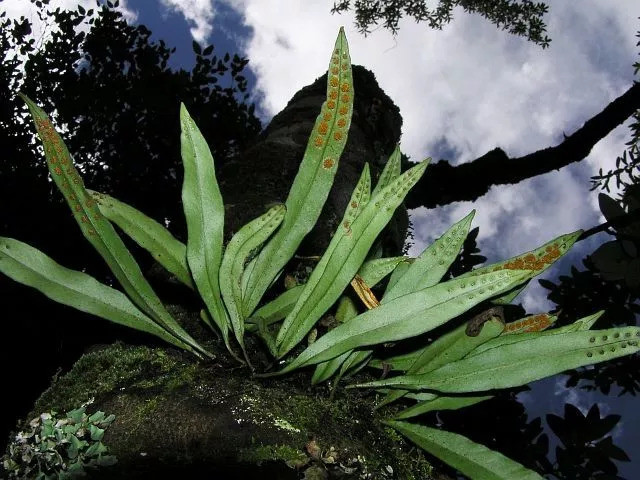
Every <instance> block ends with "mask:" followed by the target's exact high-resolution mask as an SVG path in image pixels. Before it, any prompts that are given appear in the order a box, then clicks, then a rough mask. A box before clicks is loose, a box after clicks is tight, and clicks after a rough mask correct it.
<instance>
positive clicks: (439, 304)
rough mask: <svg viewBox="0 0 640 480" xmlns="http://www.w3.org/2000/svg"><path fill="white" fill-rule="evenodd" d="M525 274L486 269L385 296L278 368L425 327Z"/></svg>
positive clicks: (310, 361) (312, 361) (297, 365)
mask: <svg viewBox="0 0 640 480" xmlns="http://www.w3.org/2000/svg"><path fill="white" fill-rule="evenodd" d="M527 274H528V272H521V271H517V270H502V271H498V272H490V273H488V274H485V275H481V276H478V277H477V278H475V279H474V280H471V281H469V280H467V279H454V280H450V281H448V282H444V283H441V284H438V285H435V286H433V287H430V288H425V289H423V290H419V291H417V292H415V293H411V294H408V295H404V296H402V297H399V298H397V299H395V300H391V301H390V302H389V303H386V304H383V305H380V306H379V307H378V308H374V309H373V310H369V311H367V312H365V313H363V314H361V315H359V316H358V317H356V318H355V319H353V320H352V321H350V322H346V323H344V324H342V325H340V326H338V327H336V328H334V329H333V330H331V331H330V332H328V333H327V334H325V335H324V336H322V337H321V338H320V339H319V340H317V341H316V342H315V343H313V344H312V345H310V346H309V347H308V348H307V349H306V350H304V351H303V352H302V353H301V354H300V356H298V357H297V358H296V359H295V360H293V361H292V362H291V363H290V364H288V365H287V366H286V367H285V368H284V369H283V370H281V371H280V372H279V373H285V372H288V371H291V370H294V369H296V368H300V367H302V366H305V365H312V364H316V363H320V362H324V361H326V360H330V359H331V358H333V357H336V356H338V355H340V354H341V353H343V352H346V351H347V350H351V349H356V348H360V347H363V346H367V345H375V344H379V343H386V342H393V341H396V340H402V339H405V338H410V337H414V336H417V335H420V334H422V333H425V332H428V331H429V330H432V329H434V328H436V327H437V326H439V325H442V324H443V323H445V322H446V321H448V320H450V319H451V318H454V317H456V316H458V315H460V314H461V313H463V312H465V311H467V310H468V309H470V308H471V307H473V306H474V305H477V304H478V303H480V302H482V301H484V300H486V299H487V298H490V297H492V296H493V295H496V294H499V293H501V292H503V291H505V290H508V289H509V288H511V287H512V286H513V285H514V284H517V282H519V281H521V279H522V278H523V277H524V276H525V275H527Z"/></svg>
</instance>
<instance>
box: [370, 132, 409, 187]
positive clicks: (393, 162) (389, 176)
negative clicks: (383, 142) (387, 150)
mask: <svg viewBox="0 0 640 480" xmlns="http://www.w3.org/2000/svg"><path fill="white" fill-rule="evenodd" d="M401 160H402V154H401V152H400V144H397V145H396V148H394V150H393V152H392V153H391V155H390V156H389V159H388V160H387V163H386V164H385V166H384V168H383V169H382V173H381V174H380V177H379V178H378V183H377V184H376V188H374V189H373V192H372V193H371V196H372V197H375V196H376V195H377V194H378V192H381V191H382V189H384V188H385V187H387V186H388V185H389V184H390V183H391V182H393V181H394V180H395V179H396V178H398V177H399V176H400V173H401V165H400V161H401Z"/></svg>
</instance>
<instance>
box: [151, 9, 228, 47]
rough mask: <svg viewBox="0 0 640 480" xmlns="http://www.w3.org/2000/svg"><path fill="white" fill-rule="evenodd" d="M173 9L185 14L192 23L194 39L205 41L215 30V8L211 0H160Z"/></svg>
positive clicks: (200, 41) (191, 29)
mask: <svg viewBox="0 0 640 480" xmlns="http://www.w3.org/2000/svg"><path fill="white" fill-rule="evenodd" d="M160 3H161V4H162V5H164V6H165V7H166V8H168V9H169V10H171V11H174V12H178V13H180V14H182V15H183V16H184V18H185V19H186V20H187V22H188V23H189V24H190V25H193V26H192V27H191V28H190V29H189V31H190V32H191V36H192V37H193V39H194V40H196V41H197V42H199V43H205V42H206V41H207V39H208V38H209V35H211V32H213V19H214V17H215V14H216V12H215V10H214V8H213V2H212V1H211V0H160Z"/></svg>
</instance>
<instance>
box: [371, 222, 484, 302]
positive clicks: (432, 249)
mask: <svg viewBox="0 0 640 480" xmlns="http://www.w3.org/2000/svg"><path fill="white" fill-rule="evenodd" d="M474 215H475V210H472V211H471V213H469V215H467V216H466V217H464V218H463V219H462V220H460V221H459V222H457V223H455V224H454V225H453V226H452V227H451V228H449V229H448V230H447V231H446V232H445V233H444V234H443V235H442V236H441V237H440V238H438V239H437V240H436V241H435V242H433V243H432V244H431V245H430V246H429V247H427V248H426V249H425V250H424V251H423V252H422V253H421V254H420V256H419V257H418V258H416V259H415V261H414V262H413V263H412V264H411V265H410V266H409V268H408V270H407V271H406V272H405V273H404V275H402V277H401V278H400V279H399V280H398V281H397V282H396V283H395V285H394V286H393V288H392V289H390V290H389V291H387V292H386V293H385V294H384V297H382V303H384V302H388V301H389V300H393V299H394V298H398V297H399V296H401V295H406V294H407V293H412V292H415V291H416V290H420V289H422V288H427V287H432V286H433V285H435V284H436V283H438V282H439V281H440V280H441V279H442V277H443V276H444V274H445V273H447V270H448V269H449V267H450V266H451V264H452V263H453V262H454V260H455V259H456V257H457V256H458V253H459V252H460V248H462V244H463V243H464V240H465V239H466V238H467V235H468V234H469V227H470V226H471V222H472V220H473V217H474Z"/></svg>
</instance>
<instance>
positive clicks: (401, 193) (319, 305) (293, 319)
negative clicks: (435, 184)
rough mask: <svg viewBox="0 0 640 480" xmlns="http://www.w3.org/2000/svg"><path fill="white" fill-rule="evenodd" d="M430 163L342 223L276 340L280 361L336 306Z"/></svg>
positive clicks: (403, 177)
mask: <svg viewBox="0 0 640 480" xmlns="http://www.w3.org/2000/svg"><path fill="white" fill-rule="evenodd" d="M427 164H428V162H427V161H424V162H422V163H420V164H418V165H416V166H415V167H412V168H411V169H409V170H407V171H406V172H405V173H403V174H402V175H401V176H400V177H398V178H397V179H395V180H394V181H393V182H391V183H390V184H389V185H388V186H387V187H385V188H384V189H383V190H381V191H380V192H379V193H378V195H377V196H375V197H373V198H372V199H371V200H370V201H369V202H368V203H367V204H366V205H365V207H364V209H363V210H362V212H361V213H360V214H359V215H358V216H357V217H356V219H355V220H354V221H353V223H350V224H349V223H345V222H343V223H342V224H341V226H340V228H339V229H338V231H337V232H336V233H335V234H334V238H336V241H335V244H334V245H335V246H332V245H331V244H330V245H329V247H328V249H327V251H326V252H325V254H324V255H323V256H322V259H321V260H320V262H319V263H318V265H317V266H316V268H315V269H314V271H313V272H312V273H311V276H310V278H309V280H308V281H307V283H306V285H305V290H303V292H302V294H301V295H300V298H299V299H298V303H297V304H296V306H295V307H294V309H293V311H292V312H291V313H290V314H289V315H288V316H287V318H286V319H285V321H284V323H283V324H282V327H281V329H280V332H279V333H278V338H277V343H278V345H279V349H278V357H280V358H281V357H282V356H284V355H285V354H286V353H287V352H289V351H290V350H291V349H292V348H293V347H294V346H295V345H297V344H298V343H299V342H300V341H301V340H302V339H303V338H304V336H305V335H306V334H307V333H308V332H309V330H311V328H312V327H313V325H314V324H315V322H316V321H317V320H318V319H319V318H320V317H321V316H322V314H323V313H324V312H326V311H327V310H328V309H329V308H330V307H331V305H333V304H334V303H335V301H336V300H337V299H338V297H339V296H340V294H341V293H342V292H343V291H344V289H345V288H346V286H347V285H348V284H349V282H350V281H351V280H352V279H353V277H354V275H355V274H356V273H357V272H358V270H359V268H360V266H361V265H362V263H363V262H364V259H365V258H366V256H367V254H368V252H369V249H370V248H371V246H372V245H373V242H374V241H375V239H376V237H377V236H378V234H379V233H380V232H381V231H382V229H383V228H384V227H385V225H386V224H387V223H388V222H389V220H390V219H391V217H392V216H393V213H394V211H395V209H396V208H397V207H398V206H399V205H400V203H402V200H403V199H404V197H405V195H406V194H407V192H408V191H409V190H410V189H411V187H413V186H414V185H415V184H416V182H417V181H418V180H419V179H420V178H421V177H422V175H423V174H424V171H425V169H426V168H427ZM356 191H357V187H356ZM354 194H355V192H354ZM332 243H334V240H333V239H332Z"/></svg>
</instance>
